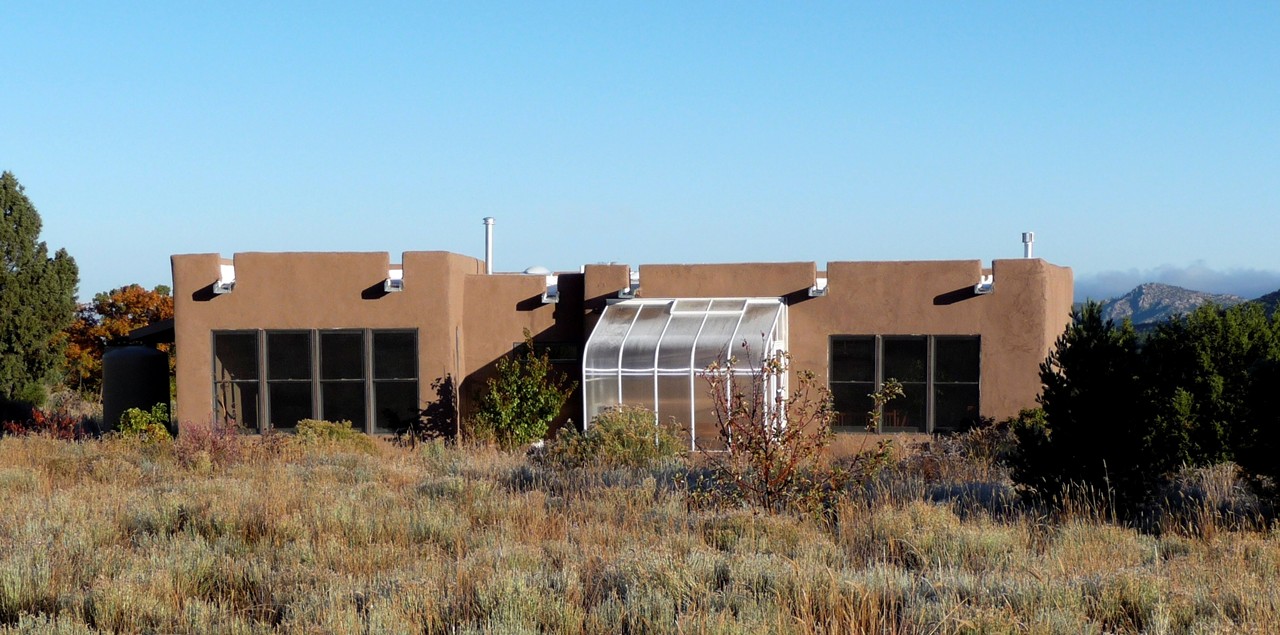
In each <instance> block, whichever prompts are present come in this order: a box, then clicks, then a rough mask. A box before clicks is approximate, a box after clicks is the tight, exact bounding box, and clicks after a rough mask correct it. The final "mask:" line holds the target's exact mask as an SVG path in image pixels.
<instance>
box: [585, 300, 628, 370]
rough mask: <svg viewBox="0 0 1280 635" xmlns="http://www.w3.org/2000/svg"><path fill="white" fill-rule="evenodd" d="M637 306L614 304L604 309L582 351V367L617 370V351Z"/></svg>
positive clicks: (624, 337)
mask: <svg viewBox="0 0 1280 635" xmlns="http://www.w3.org/2000/svg"><path fill="white" fill-rule="evenodd" d="M639 310H640V307H638V306H627V305H622V304H616V305H614V306H611V307H608V308H606V309H605V310H604V316H603V317H601V318H600V322H599V323H598V324H596V328H595V330H593V331H592V332H591V339H590V341H589V342H588V343H587V350H586V351H584V352H583V358H582V366H583V368H586V369H590V368H598V369H609V370H617V368H618V351H619V350H621V349H622V343H623V341H624V340H625V339H626V336H627V331H629V330H631V323H632V321H634V320H635V317H636V313H637V312H638V311H639Z"/></svg>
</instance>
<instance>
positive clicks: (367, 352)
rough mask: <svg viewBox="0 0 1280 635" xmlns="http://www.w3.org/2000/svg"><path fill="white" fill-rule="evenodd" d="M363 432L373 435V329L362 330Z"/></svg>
mask: <svg viewBox="0 0 1280 635" xmlns="http://www.w3.org/2000/svg"><path fill="white" fill-rule="evenodd" d="M361 333H362V335H363V336H364V359H362V360H361V362H362V363H363V364H364V431H365V434H373V429H374V424H375V421H374V406H375V404H374V403H373V402H374V394H375V393H374V389H373V329H364V330H363V331H362V332H361Z"/></svg>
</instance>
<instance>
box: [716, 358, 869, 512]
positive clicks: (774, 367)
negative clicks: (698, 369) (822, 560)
mask: <svg viewBox="0 0 1280 635" xmlns="http://www.w3.org/2000/svg"><path fill="white" fill-rule="evenodd" d="M744 346H745V344H744ZM790 362H791V358H790V356H789V355H787V354H786V353H785V352H779V353H777V354H775V355H773V356H771V357H767V358H765V359H764V360H763V361H762V362H761V366H760V368H759V370H758V372H750V373H745V372H742V371H740V370H738V369H737V368H736V367H735V364H736V360H734V359H733V358H730V359H729V360H728V361H727V362H725V363H723V364H719V363H717V364H712V365H711V366H710V367H709V368H707V372H706V377H707V382H708V384H709V388H710V391H711V397H712V400H713V406H714V408H713V410H714V414H715V417H716V426H717V430H718V432H719V436H720V439H721V441H723V443H724V446H725V448H726V450H725V451H723V452H707V451H706V450H704V455H705V456H706V457H707V459H708V461H709V463H710V465H711V468H712V473H713V474H714V476H715V480H716V482H717V484H718V485H719V488H718V490H717V494H719V495H727V496H728V497H730V499H731V500H734V501H738V502H741V503H745V504H749V505H752V506H756V507H759V508H762V509H765V510H768V511H774V512H776V511H783V510H788V509H798V510H803V511H817V510H819V509H821V508H823V507H826V506H828V505H829V503H831V502H832V501H831V500H830V497H831V496H832V495H834V494H835V493H836V492H838V491H839V490H840V489H842V488H843V486H844V483H845V481H846V480H847V473H846V472H844V471H843V470H839V469H833V468H831V466H830V465H828V464H826V463H825V461H824V457H823V454H824V450H825V449H826V447H827V445H829V444H830V442H831V438H832V432H831V420H832V418H833V416H834V411H833V409H832V402H831V393H830V391H828V390H827V389H826V387H825V386H823V385H822V384H821V383H819V382H818V380H817V379H816V377H815V376H814V375H813V373H812V372H809V371H797V372H796V373H795V380H796V384H797V385H796V387H795V389H794V390H792V391H791V393H790V394H789V395H788V394H782V393H781V391H775V390H774V389H773V388H772V387H773V386H777V385H781V381H782V379H783V378H784V377H785V376H786V374H787V372H788V370H789V368H790Z"/></svg>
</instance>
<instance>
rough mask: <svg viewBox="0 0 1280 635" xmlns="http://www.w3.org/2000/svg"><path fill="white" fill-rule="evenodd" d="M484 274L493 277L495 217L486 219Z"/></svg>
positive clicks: (486, 217)
mask: <svg viewBox="0 0 1280 635" xmlns="http://www.w3.org/2000/svg"><path fill="white" fill-rule="evenodd" d="M484 273H485V275H487V276H491V275H493V217H492V216H485V217H484Z"/></svg>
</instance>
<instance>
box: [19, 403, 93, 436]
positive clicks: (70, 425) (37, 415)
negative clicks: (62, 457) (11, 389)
mask: <svg viewBox="0 0 1280 635" xmlns="http://www.w3.org/2000/svg"><path fill="white" fill-rule="evenodd" d="M0 428H2V429H3V432H4V434H8V435H13V436H27V435H31V434H34V435H40V436H45V437H49V438H52V439H61V440H64V441H71V440H75V439H82V438H84V437H85V435H86V433H85V429H84V421H83V420H82V419H81V417H78V416H76V415H74V414H71V413H68V412H65V411H62V410H42V409H40V408H32V409H31V416H30V417H29V418H28V419H26V420H25V421H5V422H4V423H3V424H0Z"/></svg>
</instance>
